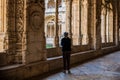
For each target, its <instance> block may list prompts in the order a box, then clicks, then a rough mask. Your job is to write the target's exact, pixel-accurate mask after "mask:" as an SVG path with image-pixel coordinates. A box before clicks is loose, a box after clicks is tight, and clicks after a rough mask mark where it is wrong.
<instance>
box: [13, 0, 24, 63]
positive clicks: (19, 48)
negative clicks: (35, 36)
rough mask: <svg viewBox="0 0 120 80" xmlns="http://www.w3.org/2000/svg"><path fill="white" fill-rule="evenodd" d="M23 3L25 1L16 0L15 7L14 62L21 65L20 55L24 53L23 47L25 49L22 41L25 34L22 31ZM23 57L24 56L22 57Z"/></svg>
mask: <svg viewBox="0 0 120 80" xmlns="http://www.w3.org/2000/svg"><path fill="white" fill-rule="evenodd" d="M25 1H26V0H16V4H15V5H16V7H15V11H16V13H15V22H16V24H15V27H16V28H15V30H16V55H15V58H16V60H15V61H16V62H17V63H22V62H23V61H22V56H23V55H22V53H23V52H24V49H23V47H25V45H24V44H25V43H24V42H25V41H23V39H24V36H25V35H26V34H25V29H24V22H25V20H24V18H25V14H24V12H25V4H24V3H25ZM23 57H24V56H23Z"/></svg>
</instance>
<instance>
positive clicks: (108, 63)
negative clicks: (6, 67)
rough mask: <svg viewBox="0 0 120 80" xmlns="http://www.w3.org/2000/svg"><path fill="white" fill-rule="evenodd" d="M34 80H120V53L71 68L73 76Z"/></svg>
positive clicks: (65, 75) (58, 75) (57, 75)
mask: <svg viewBox="0 0 120 80" xmlns="http://www.w3.org/2000/svg"><path fill="white" fill-rule="evenodd" d="M32 80H120V51H118V52H115V53H113V54H110V55H107V56H104V57H102V58H99V59H96V60H93V61H90V62H87V63H84V64H82V65H79V66H76V67H73V68H71V74H68V73H67V74H64V73H63V72H59V73H56V74H53V75H50V76H48V77H46V78H44V79H41V78H40V77H35V78H33V79H32Z"/></svg>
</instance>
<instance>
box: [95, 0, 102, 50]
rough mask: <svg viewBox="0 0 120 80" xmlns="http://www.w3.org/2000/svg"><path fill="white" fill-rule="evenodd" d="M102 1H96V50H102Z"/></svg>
mask: <svg viewBox="0 0 120 80" xmlns="http://www.w3.org/2000/svg"><path fill="white" fill-rule="evenodd" d="M101 3H102V2H101V0H96V29H95V31H96V32H95V33H96V34H95V35H96V43H95V46H96V50H97V51H98V52H100V50H101Z"/></svg>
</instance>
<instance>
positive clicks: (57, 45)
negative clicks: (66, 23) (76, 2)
mask: <svg viewBox="0 0 120 80" xmlns="http://www.w3.org/2000/svg"><path fill="white" fill-rule="evenodd" d="M58 6H59V5H58V0H56V4H55V11H56V12H55V47H59V36H58V32H59V26H58V14H59V12H58Z"/></svg>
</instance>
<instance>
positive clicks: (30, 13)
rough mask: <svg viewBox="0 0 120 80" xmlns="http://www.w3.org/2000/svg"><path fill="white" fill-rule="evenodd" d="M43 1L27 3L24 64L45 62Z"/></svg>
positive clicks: (29, 1) (29, 0)
mask: <svg viewBox="0 0 120 80" xmlns="http://www.w3.org/2000/svg"><path fill="white" fill-rule="evenodd" d="M44 1H45V0H28V1H27V24H26V30H27V44H26V49H27V50H26V55H25V61H26V63H31V62H37V61H43V60H46V47H45V45H46V44H45V33H44V15H45V13H44V11H45V4H44Z"/></svg>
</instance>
